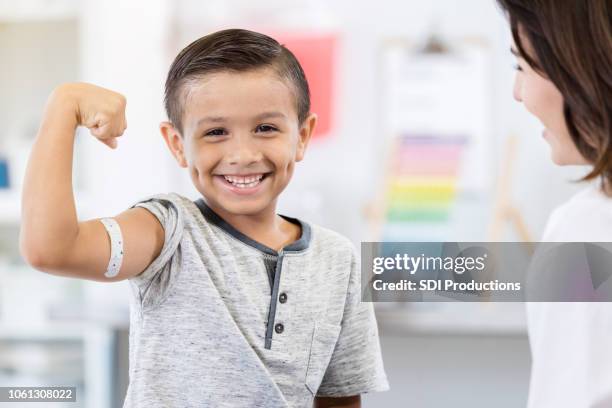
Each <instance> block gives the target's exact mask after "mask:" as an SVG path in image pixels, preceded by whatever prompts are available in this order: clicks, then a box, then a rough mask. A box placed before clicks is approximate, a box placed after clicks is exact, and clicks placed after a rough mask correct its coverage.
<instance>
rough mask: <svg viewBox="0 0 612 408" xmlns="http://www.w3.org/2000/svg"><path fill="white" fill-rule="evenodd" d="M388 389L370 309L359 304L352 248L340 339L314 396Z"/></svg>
mask: <svg viewBox="0 0 612 408" xmlns="http://www.w3.org/2000/svg"><path fill="white" fill-rule="evenodd" d="M388 389H389V383H388V381H387V376H386V374H385V370H384V367H383V361H382V355H381V351H380V340H379V338H378V327H377V325H376V317H375V315H374V306H373V303H371V302H362V301H361V279H360V269H359V262H358V258H357V255H356V252H355V249H354V248H352V261H351V275H350V281H349V287H348V292H347V299H346V304H345V308H344V314H343V317H342V323H341V328H340V335H339V337H338V342H337V343H336V347H335V349H334V352H333V354H332V358H331V360H330V362H329V365H328V367H327V370H326V371H325V375H324V376H323V381H322V382H321V386H320V387H319V390H318V392H317V396H321V397H345V396H352V395H359V394H364V393H368V392H377V391H387V390H388Z"/></svg>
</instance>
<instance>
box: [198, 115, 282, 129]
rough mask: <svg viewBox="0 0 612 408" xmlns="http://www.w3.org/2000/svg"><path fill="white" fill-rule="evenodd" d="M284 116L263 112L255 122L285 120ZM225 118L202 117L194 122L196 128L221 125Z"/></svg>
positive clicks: (256, 117)
mask: <svg viewBox="0 0 612 408" xmlns="http://www.w3.org/2000/svg"><path fill="white" fill-rule="evenodd" d="M285 117H286V116H285V114H284V113H282V112H264V113H260V114H259V115H257V116H255V120H263V119H272V118H281V119H283V118H285ZM226 121H227V118H226V117H223V116H204V117H203V118H200V119H198V121H197V122H196V127H198V126H200V125H201V124H202V123H204V122H211V123H223V122H226Z"/></svg>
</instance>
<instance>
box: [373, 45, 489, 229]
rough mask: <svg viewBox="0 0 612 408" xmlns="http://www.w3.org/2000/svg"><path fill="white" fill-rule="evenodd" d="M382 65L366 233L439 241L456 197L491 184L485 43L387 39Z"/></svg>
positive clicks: (487, 60) (478, 190)
mask: <svg viewBox="0 0 612 408" xmlns="http://www.w3.org/2000/svg"><path fill="white" fill-rule="evenodd" d="M380 64H381V66H380V78H381V81H382V86H381V105H380V106H381V112H380V117H381V121H382V128H383V133H384V135H385V139H384V143H385V146H386V152H385V157H386V160H385V161H384V163H385V165H384V170H383V175H382V182H381V183H380V184H379V185H380V186H381V188H380V189H381V191H380V192H379V194H377V201H376V202H375V203H373V204H372V205H370V207H369V208H368V212H367V217H368V218H369V219H370V221H371V222H370V225H371V229H370V230H371V239H372V240H377V241H378V240H390V241H393V240H395V241H406V240H415V241H426V240H430V241H443V240H445V237H446V235H447V232H448V229H449V227H450V225H451V222H452V219H451V218H452V216H453V215H452V214H453V210H454V204H455V203H456V202H457V200H458V198H459V197H461V196H476V195H478V194H479V193H482V192H484V191H485V190H486V189H487V188H488V186H489V184H490V177H491V165H490V163H489V162H488V154H487V153H488V151H489V140H488V139H490V123H489V122H488V120H489V118H490V117H491V115H490V112H489V109H490V105H491V103H490V102H491V95H490V92H489V90H490V81H489V72H490V61H489V50H488V47H487V46H486V43H485V42H484V41H480V40H478V39H465V40H462V41H456V42H453V43H446V42H444V41H442V40H441V39H440V38H439V37H438V36H437V35H436V34H431V35H429V36H428V37H427V38H426V40H425V41H424V43H423V44H412V43H411V42H410V41H409V40H407V39H390V40H388V41H386V42H385V43H384V44H383V46H382V49H381V55H380Z"/></svg>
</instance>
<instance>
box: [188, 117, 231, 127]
mask: <svg viewBox="0 0 612 408" xmlns="http://www.w3.org/2000/svg"><path fill="white" fill-rule="evenodd" d="M226 120H227V119H226V118H224V117H223V116H204V117H203V118H200V119H198V121H197V122H196V127H198V126H200V125H201V124H202V123H204V122H212V123H223V122H225V121H226Z"/></svg>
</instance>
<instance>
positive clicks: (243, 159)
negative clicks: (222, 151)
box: [227, 137, 263, 166]
mask: <svg viewBox="0 0 612 408" xmlns="http://www.w3.org/2000/svg"><path fill="white" fill-rule="evenodd" d="M244 139H248V138H242V137H237V138H235V143H231V144H230V146H229V151H228V153H227V160H228V162H229V164H230V165H233V166H248V165H250V164H253V163H257V162H259V161H260V160H261V159H262V157H263V156H262V154H261V152H260V151H259V149H257V146H256V145H255V143H253V142H251V141H250V140H244Z"/></svg>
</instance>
